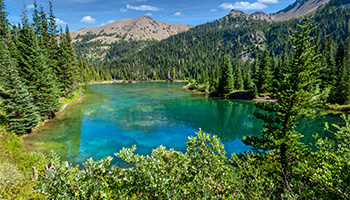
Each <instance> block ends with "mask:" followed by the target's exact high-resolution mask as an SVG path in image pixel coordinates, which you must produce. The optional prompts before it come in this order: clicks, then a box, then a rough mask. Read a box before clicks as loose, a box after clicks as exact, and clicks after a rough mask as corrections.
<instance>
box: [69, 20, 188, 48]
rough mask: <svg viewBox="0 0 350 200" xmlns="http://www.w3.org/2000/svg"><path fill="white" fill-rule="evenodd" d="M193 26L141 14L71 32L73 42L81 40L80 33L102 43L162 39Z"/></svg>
mask: <svg viewBox="0 0 350 200" xmlns="http://www.w3.org/2000/svg"><path fill="white" fill-rule="evenodd" d="M192 27H193V26H191V25H184V24H171V23H165V22H160V21H156V20H154V19H152V18H150V17H147V16H143V17H138V18H133V19H121V20H119V21H116V22H113V23H110V24H107V25H105V26H101V27H92V28H83V29H80V30H77V31H73V32H71V36H72V39H73V42H79V41H81V40H82V38H81V37H79V36H82V35H87V34H90V35H94V37H93V39H91V40H90V42H92V41H96V40H100V41H102V42H103V43H107V44H109V43H112V42H116V41H120V40H130V39H132V40H153V39H155V40H163V39H166V38H168V37H170V36H172V35H176V34H178V33H181V32H184V31H187V30H189V29H191V28H192Z"/></svg>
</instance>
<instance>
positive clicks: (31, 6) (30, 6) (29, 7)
mask: <svg viewBox="0 0 350 200" xmlns="http://www.w3.org/2000/svg"><path fill="white" fill-rule="evenodd" d="M33 8H35V6H34V4H30V5H28V6H27V10H31V9H33Z"/></svg>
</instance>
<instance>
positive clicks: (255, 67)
mask: <svg viewBox="0 0 350 200" xmlns="http://www.w3.org/2000/svg"><path fill="white" fill-rule="evenodd" d="M252 81H253V83H254V84H255V85H257V84H258V81H259V53H258V50H256V49H255V50H254V62H253V68H252Z"/></svg>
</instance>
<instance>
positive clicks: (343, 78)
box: [329, 37, 350, 105]
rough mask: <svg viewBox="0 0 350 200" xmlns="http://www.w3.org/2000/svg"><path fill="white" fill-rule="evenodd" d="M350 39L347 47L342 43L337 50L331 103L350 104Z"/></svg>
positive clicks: (346, 44) (330, 96)
mask: <svg viewBox="0 0 350 200" xmlns="http://www.w3.org/2000/svg"><path fill="white" fill-rule="evenodd" d="M349 52H350V37H349V38H348V39H347V40H346V43H345V45H344V44H343V43H342V44H340V45H339V47H338V48H337V54H336V68H337V73H336V74H337V75H336V77H337V78H336V82H335V85H334V88H333V89H332V90H331V93H330V95H329V101H330V103H333V104H334V103H337V104H341V105H343V104H349V103H350V82H349V80H350V64H349V62H350V53H349Z"/></svg>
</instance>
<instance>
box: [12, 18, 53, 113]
mask: <svg viewBox="0 0 350 200" xmlns="http://www.w3.org/2000/svg"><path fill="white" fill-rule="evenodd" d="M14 42H15V44H16V50H15V51H13V54H14V56H15V57H16V58H17V62H18V70H19V73H20V76H21V77H22V78H23V79H24V82H25V84H26V85H27V86H28V90H29V92H30V93H31V94H32V95H33V98H34V104H35V105H36V106H37V107H38V108H40V110H39V113H40V116H41V118H42V119H46V118H51V117H53V116H54V113H55V112H56V111H57V110H58V108H59V93H58V88H57V85H56V82H55V78H54V74H53V71H52V70H51V69H50V68H49V67H48V65H47V63H46V62H45V61H46V60H47V57H45V54H44V53H43V50H42V49H41V48H40V46H39V43H38V39H37V37H36V36H35V33H34V30H33V28H32V27H31V26H30V24H29V23H28V19H27V18H26V14H25V13H24V16H23V19H22V28H21V30H20V31H19V33H18V35H16V36H15V37H14Z"/></svg>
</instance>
